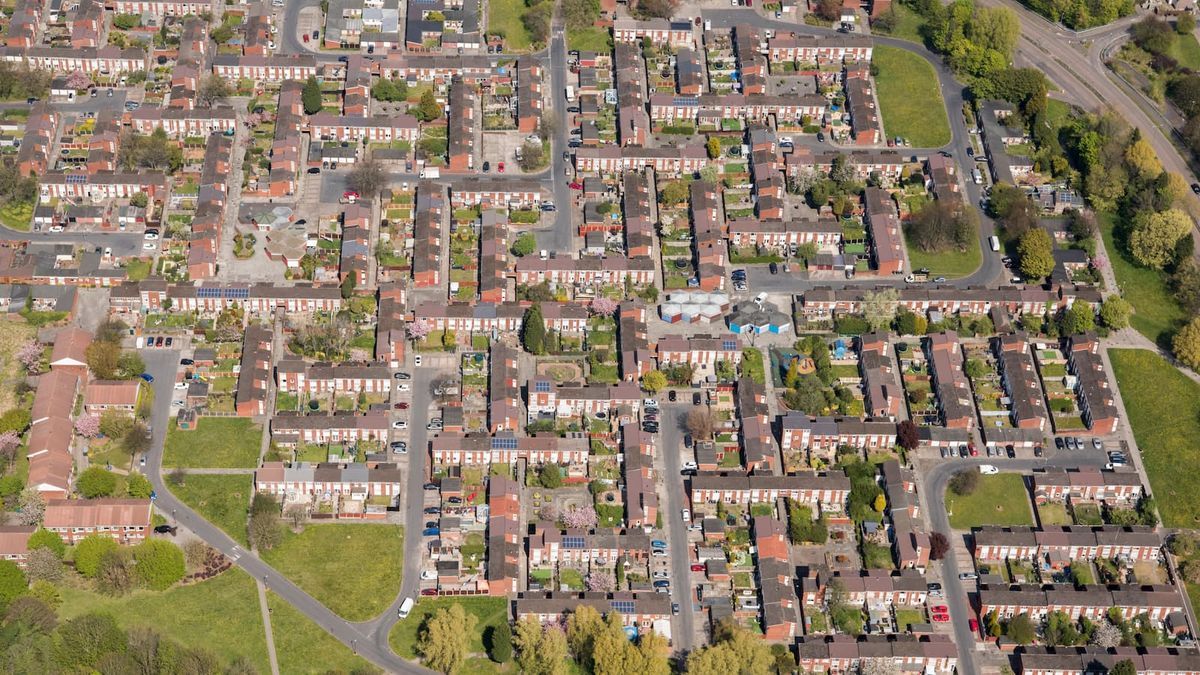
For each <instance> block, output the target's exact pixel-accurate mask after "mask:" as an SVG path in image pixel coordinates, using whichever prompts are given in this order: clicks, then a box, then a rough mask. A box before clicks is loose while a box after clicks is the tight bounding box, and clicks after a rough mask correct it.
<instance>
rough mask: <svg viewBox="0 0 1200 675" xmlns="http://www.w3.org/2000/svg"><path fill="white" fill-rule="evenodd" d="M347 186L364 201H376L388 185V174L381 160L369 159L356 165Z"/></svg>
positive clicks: (347, 179)
mask: <svg viewBox="0 0 1200 675" xmlns="http://www.w3.org/2000/svg"><path fill="white" fill-rule="evenodd" d="M346 184H347V185H348V186H349V187H350V189H351V190H354V191H355V192H357V193H358V194H359V196H360V197H362V198H363V199H375V198H376V197H378V196H379V193H380V192H381V191H382V190H383V188H384V187H385V186H386V185H387V174H386V173H385V172H384V170H383V165H382V164H380V163H379V160H377V159H375V158H374V157H369V158H366V159H363V160H360V161H358V162H355V163H354V167H353V168H351V169H350V174H349V175H348V176H346Z"/></svg>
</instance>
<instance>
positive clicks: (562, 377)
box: [538, 363, 583, 384]
mask: <svg viewBox="0 0 1200 675" xmlns="http://www.w3.org/2000/svg"><path fill="white" fill-rule="evenodd" d="M538 375H542V376H543V377H548V378H550V379H552V380H554V382H555V383H557V384H561V383H563V382H582V381H583V368H582V367H581V366H580V365H579V364H576V363H542V364H538Z"/></svg>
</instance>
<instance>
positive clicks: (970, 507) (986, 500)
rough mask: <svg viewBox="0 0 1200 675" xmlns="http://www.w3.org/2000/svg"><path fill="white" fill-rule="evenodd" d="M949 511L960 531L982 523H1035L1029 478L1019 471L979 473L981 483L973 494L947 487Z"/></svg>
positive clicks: (953, 522)
mask: <svg viewBox="0 0 1200 675" xmlns="http://www.w3.org/2000/svg"><path fill="white" fill-rule="evenodd" d="M964 471H975V469H973V468H972V469H964ZM952 482H953V481H952ZM946 511H947V512H948V513H949V515H950V526H951V527H953V528H954V529H956V530H969V529H971V528H973V527H980V526H982V525H1033V512H1032V511H1030V505H1029V492H1028V491H1027V490H1026V489H1025V479H1024V478H1023V477H1022V476H1021V475H1020V474H1015V473H1002V474H996V475H993V476H979V482H978V485H977V486H976V487H975V490H974V491H972V492H971V493H970V494H969V495H965V496H964V495H959V494H955V492H954V491H953V490H947V491H946Z"/></svg>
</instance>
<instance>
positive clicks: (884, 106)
mask: <svg viewBox="0 0 1200 675" xmlns="http://www.w3.org/2000/svg"><path fill="white" fill-rule="evenodd" d="M872 63H873V64H874V65H875V66H877V67H878V69H879V75H878V76H877V77H876V78H875V91H876V94H877V96H878V97H879V110H880V116H881V117H882V118H883V129H884V133H885V135H886V136H887V137H889V138H892V137H895V136H902V137H904V138H906V139H908V141H909V142H910V143H912V145H913V146H914V147H918V148H940V147H941V146H943V145H945V144H947V143H949V142H950V121H949V119H948V118H947V117H946V104H945V103H944V102H943V101H942V92H941V87H940V86H939V85H938V79H937V73H936V72H934V70H933V66H931V65H929V62H928V61H926V60H925V59H923V58H922V57H920V56H918V55H917V54H914V53H912V52H910V51H908V50H906V49H901V48H900V47H888V46H884V45H876V47H875V53H874V56H873V57H872Z"/></svg>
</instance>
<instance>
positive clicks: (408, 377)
mask: <svg viewBox="0 0 1200 675" xmlns="http://www.w3.org/2000/svg"><path fill="white" fill-rule="evenodd" d="M392 377H395V378H396V379H397V380H411V379H412V375H409V374H408V373H396V374H395V375H393V376H392Z"/></svg>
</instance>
